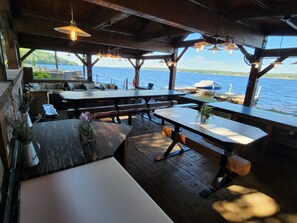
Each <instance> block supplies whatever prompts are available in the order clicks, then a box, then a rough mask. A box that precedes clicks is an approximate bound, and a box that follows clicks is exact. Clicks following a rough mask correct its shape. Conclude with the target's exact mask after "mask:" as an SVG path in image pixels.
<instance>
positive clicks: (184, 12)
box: [84, 0, 264, 47]
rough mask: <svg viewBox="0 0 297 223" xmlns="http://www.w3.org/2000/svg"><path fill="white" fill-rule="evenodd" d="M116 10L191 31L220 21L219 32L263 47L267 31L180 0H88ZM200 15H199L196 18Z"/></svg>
mask: <svg viewBox="0 0 297 223" xmlns="http://www.w3.org/2000/svg"><path fill="white" fill-rule="evenodd" d="M84 1H87V2H90V3H94V4H97V5H100V6H103V7H107V8H111V9H113V10H117V11H122V12H124V13H128V14H131V15H135V16H139V17H142V18H146V19H150V20H153V21H155V22H158V23H162V24H165V25H169V26H173V27H176V28H179V29H183V30H186V31H190V32H199V33H205V32H207V33H215V32H216V28H217V23H218V21H220V24H223V25H222V27H221V30H219V32H222V31H223V32H224V33H228V34H229V35H230V36H234V37H236V41H237V42H238V43H240V44H242V45H248V46H252V47H261V46H262V42H263V40H264V35H263V34H262V33H260V32H259V31H257V30H254V29H251V28H248V27H246V26H244V25H241V24H240V23H237V22H234V21H232V20H230V19H227V18H222V16H221V15H219V14H216V13H213V12H211V11H208V10H205V8H202V7H200V6H199V5H197V4H193V3H191V2H185V1H179V0H162V1H159V0H143V1H136V0H84ZM164 9H166V10H164ZM194 18H197V19H194Z"/></svg>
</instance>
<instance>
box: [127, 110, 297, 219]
mask: <svg viewBox="0 0 297 223" xmlns="http://www.w3.org/2000/svg"><path fill="white" fill-rule="evenodd" d="M154 119H155V120H156V122H158V121H159V120H158V119H156V118H154ZM123 123H127V122H126V120H123ZM166 124H168V123H166ZM182 131H184V132H186V131H185V130H182ZM170 142H171V140H170V139H169V138H167V137H165V136H163V135H161V125H160V124H157V123H155V122H153V121H149V120H148V119H146V118H143V117H141V116H137V117H135V118H133V131H132V133H131V135H130V137H129V142H128V167H127V171H128V172H129V173H130V174H131V175H132V177H133V178H134V179H135V180H136V181H137V182H138V183H139V184H140V186H141V187H142V188H143V189H144V190H145V191H146V192H147V193H148V194H149V195H150V196H151V197H152V199H154V200H155V202H156V203H157V204H158V205H159V206H160V207H161V208H162V209H163V210H164V211H165V212H166V213H167V215H168V216H169V217H170V218H171V219H172V220H173V221H174V222H182V223H184V222H195V223H196V222H197V223H198V222H199V223H204V222H205V223H219V222H245V223H258V222H263V223H282V222H284V223H296V222H297V151H294V150H292V149H289V148H284V147H282V146H280V145H273V146H271V148H269V150H268V155H266V156H261V155H260V153H259V148H258V146H257V145H252V146H249V147H248V148H245V149H243V148H240V149H238V151H237V152H238V153H240V155H241V156H242V157H244V158H246V159H248V160H250V161H251V162H252V170H251V173H250V174H248V175H247V176H244V177H237V178H235V179H234V180H233V181H232V182H231V183H230V184H229V185H228V186H227V187H226V188H223V189H221V190H220V191H218V192H216V193H214V194H212V195H211V196H210V197H208V198H202V197H200V195H199V192H200V191H201V190H203V189H205V188H207V185H208V184H209V183H210V182H211V181H212V179H213V177H214V176H215V174H216V172H217V171H218V168H219V166H218V165H217V164H215V163H213V162H212V161H211V160H209V159H207V158H205V157H203V156H201V155H199V154H198V153H196V152H194V151H188V152H185V153H184V154H182V155H179V156H175V157H171V158H169V159H167V160H163V161H160V162H155V161H154V160H153V158H154V157H155V156H156V155H159V154H161V153H162V152H164V151H165V150H166V148H167V147H168V145H169V144H170Z"/></svg>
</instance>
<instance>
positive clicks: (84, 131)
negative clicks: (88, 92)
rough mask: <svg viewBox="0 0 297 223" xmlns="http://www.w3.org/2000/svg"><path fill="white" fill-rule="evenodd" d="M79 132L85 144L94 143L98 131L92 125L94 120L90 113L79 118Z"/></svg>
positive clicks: (82, 114)
mask: <svg viewBox="0 0 297 223" xmlns="http://www.w3.org/2000/svg"><path fill="white" fill-rule="evenodd" d="M79 120H80V122H79V125H78V131H79V133H80V136H81V137H82V140H83V143H84V144H87V143H89V142H93V141H94V139H95V137H96V130H95V128H94V125H93V123H92V118H91V115H90V113H89V112H85V113H84V112H82V113H81V115H80V117H79Z"/></svg>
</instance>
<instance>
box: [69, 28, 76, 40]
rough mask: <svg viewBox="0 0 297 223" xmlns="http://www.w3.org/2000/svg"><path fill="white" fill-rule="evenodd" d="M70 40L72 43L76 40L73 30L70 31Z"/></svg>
mask: <svg viewBox="0 0 297 223" xmlns="http://www.w3.org/2000/svg"><path fill="white" fill-rule="evenodd" d="M70 39H71V40H72V41H76V40H77V35H76V32H75V31H74V30H71V31H70Z"/></svg>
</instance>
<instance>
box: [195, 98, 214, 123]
mask: <svg viewBox="0 0 297 223" xmlns="http://www.w3.org/2000/svg"><path fill="white" fill-rule="evenodd" d="M211 113H212V108H211V107H210V106H208V105H207V104H206V103H204V104H203V105H202V107H201V108H200V110H199V111H198V115H197V118H198V117H199V116H200V118H201V119H200V122H201V124H205V123H206V122H207V120H208V119H209V118H210V117H211V116H212V114H211Z"/></svg>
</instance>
